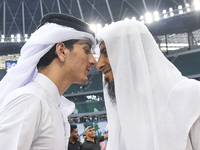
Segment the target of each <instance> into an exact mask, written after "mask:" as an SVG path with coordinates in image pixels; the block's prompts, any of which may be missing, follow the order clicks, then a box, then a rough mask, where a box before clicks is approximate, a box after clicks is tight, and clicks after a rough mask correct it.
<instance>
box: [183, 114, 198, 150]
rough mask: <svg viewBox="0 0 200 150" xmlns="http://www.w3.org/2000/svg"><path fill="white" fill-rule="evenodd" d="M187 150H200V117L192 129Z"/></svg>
mask: <svg viewBox="0 0 200 150" xmlns="http://www.w3.org/2000/svg"><path fill="white" fill-rule="evenodd" d="M186 150H200V117H199V118H198V119H197V120H196V122H195V123H194V124H193V126H192V128H191V129H190V133H189V136H188V140H187V147H186Z"/></svg>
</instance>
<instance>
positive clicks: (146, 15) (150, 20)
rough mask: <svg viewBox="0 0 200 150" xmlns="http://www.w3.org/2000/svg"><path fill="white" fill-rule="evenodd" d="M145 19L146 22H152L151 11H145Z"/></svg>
mask: <svg viewBox="0 0 200 150" xmlns="http://www.w3.org/2000/svg"><path fill="white" fill-rule="evenodd" d="M145 20H146V23H152V22H153V19H152V16H151V13H149V12H147V13H146V14H145Z"/></svg>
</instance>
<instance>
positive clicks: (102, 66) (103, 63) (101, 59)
mask: <svg viewBox="0 0 200 150" xmlns="http://www.w3.org/2000/svg"><path fill="white" fill-rule="evenodd" d="M104 66H105V62H104V60H103V58H102V57H99V60H98V62H97V66H96V68H97V70H99V71H102V69H103V68H104Z"/></svg>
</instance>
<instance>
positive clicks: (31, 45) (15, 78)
mask: <svg viewBox="0 0 200 150" xmlns="http://www.w3.org/2000/svg"><path fill="white" fill-rule="evenodd" d="M71 39H83V40H90V41H91V42H92V46H93V47H94V45H95V40H94V38H93V36H92V35H91V34H89V33H86V32H81V31H77V30H75V29H73V28H69V27H66V26H61V25H58V24H55V23H46V24H45V25H43V26H41V27H40V28H39V29H38V30H37V31H35V32H34V33H33V35H32V36H31V37H30V39H29V40H28V41H27V42H26V43H25V45H24V46H23V47H22V49H21V53H20V57H19V59H18V61H17V65H16V66H15V67H13V68H12V69H10V70H9V72H8V73H7V74H6V75H5V76H4V78H3V79H2V80H1V83H0V104H1V103H2V102H3V100H4V98H5V97H6V96H7V95H8V94H9V93H10V92H11V91H13V90H15V89H17V88H19V87H22V86H24V85H26V84H27V83H29V82H31V81H32V80H33V79H34V77H35V75H36V74H37V72H38V70H37V67H36V66H37V63H38V62H39V60H40V58H41V57H42V56H43V55H44V54H46V53H47V52H48V51H49V50H50V49H51V48H52V47H53V46H54V44H56V43H58V42H63V41H67V40H71Z"/></svg>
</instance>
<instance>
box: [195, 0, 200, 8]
mask: <svg viewBox="0 0 200 150" xmlns="http://www.w3.org/2000/svg"><path fill="white" fill-rule="evenodd" d="M194 9H195V10H200V0H194Z"/></svg>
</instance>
